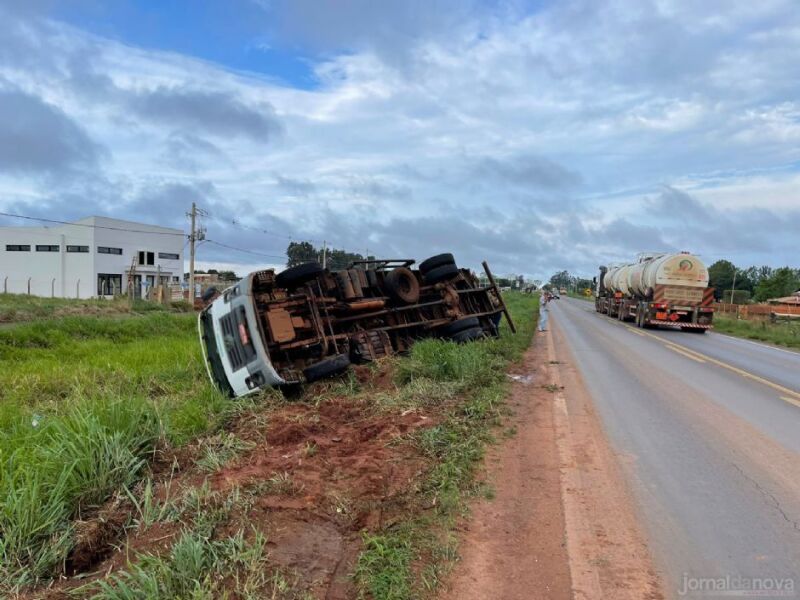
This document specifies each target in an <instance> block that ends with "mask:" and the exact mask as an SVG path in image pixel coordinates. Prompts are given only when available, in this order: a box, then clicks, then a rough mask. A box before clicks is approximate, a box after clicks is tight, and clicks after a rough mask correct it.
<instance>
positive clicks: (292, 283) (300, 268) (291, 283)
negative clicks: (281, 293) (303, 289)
mask: <svg viewBox="0 0 800 600" xmlns="http://www.w3.org/2000/svg"><path fill="white" fill-rule="evenodd" d="M324 270H325V269H323V268H322V265H321V264H319V263H318V262H307V263H303V264H302V265H297V266H296V267H289V268H288V269H286V270H285V271H281V272H280V273H278V274H277V275H276V276H275V285H276V286H277V287H281V288H287V289H291V288H296V287H299V286H301V285H303V284H304V283H306V282H307V281H311V280H312V279H314V278H315V277H317V276H318V275H321V274H322V272H323V271H324Z"/></svg>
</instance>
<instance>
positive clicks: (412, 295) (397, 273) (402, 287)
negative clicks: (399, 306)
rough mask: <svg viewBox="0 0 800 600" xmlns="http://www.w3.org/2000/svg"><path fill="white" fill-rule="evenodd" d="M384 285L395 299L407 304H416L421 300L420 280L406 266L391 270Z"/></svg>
mask: <svg viewBox="0 0 800 600" xmlns="http://www.w3.org/2000/svg"><path fill="white" fill-rule="evenodd" d="M383 285H384V287H385V288H386V291H387V292H388V293H389V295H390V296H392V297H393V298H394V299H395V300H399V301H400V302H404V303H405V304H414V303H415V302H417V301H418V300H419V281H418V280H417V278H416V277H415V276H414V273H412V272H411V271H410V270H409V269H406V268H405V267H398V268H397V269H394V270H392V271H390V272H389V274H388V275H386V277H385V278H384V280H383Z"/></svg>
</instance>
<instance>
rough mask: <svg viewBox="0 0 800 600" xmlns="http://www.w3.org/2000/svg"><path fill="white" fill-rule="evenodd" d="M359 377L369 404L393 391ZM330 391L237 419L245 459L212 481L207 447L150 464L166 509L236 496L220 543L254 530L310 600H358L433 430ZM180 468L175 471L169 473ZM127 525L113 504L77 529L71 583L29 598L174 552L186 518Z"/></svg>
mask: <svg viewBox="0 0 800 600" xmlns="http://www.w3.org/2000/svg"><path fill="white" fill-rule="evenodd" d="M356 374H357V377H358V378H359V379H361V380H362V381H361V383H362V384H363V385H365V386H367V387H368V388H369V389H370V390H371V391H372V392H374V393H380V392H381V390H385V389H387V388H389V387H391V386H392V385H393V384H392V375H391V365H384V366H383V367H382V368H381V369H380V370H379V371H378V372H377V373H376V372H373V371H370V370H369V369H366V368H364V369H361V368H360V369H358V370H357V371H356ZM333 385H334V384H333V383H329V384H322V385H318V386H317V387H316V388H315V389H314V390H311V391H310V393H307V394H306V396H304V399H301V400H299V401H294V402H283V403H281V404H280V405H279V406H277V407H275V406H270V407H268V408H265V409H264V411H263V412H259V411H255V412H254V413H248V414H247V415H246V416H245V417H244V418H241V419H239V420H238V421H237V422H236V423H234V425H233V426H232V427H231V428H230V429H229V430H228V432H229V433H233V434H234V435H236V437H237V439H238V440H239V441H240V442H244V443H247V444H248V445H249V446H251V447H250V449H248V450H247V451H245V452H243V453H242V454H240V455H239V456H238V457H237V458H236V459H234V460H233V461H231V462H230V463H228V464H227V465H225V466H224V467H223V468H221V469H218V470H216V471H214V472H212V473H211V474H208V473H205V472H203V471H202V470H200V469H198V468H197V467H196V466H195V465H194V463H195V461H196V460H198V459H199V458H200V457H201V454H202V453H201V447H202V441H200V442H198V444H196V445H195V446H194V447H192V448H188V449H184V450H183V451H181V452H180V453H179V454H177V455H172V454H171V455H169V456H165V457H162V459H160V460H159V461H158V462H157V464H156V465H154V470H155V471H156V473H155V475H156V476H155V479H156V480H158V481H160V482H161V483H159V484H158V485H157V487H156V493H155V495H156V497H157V498H159V499H160V500H161V501H162V502H163V501H164V500H165V499H166V496H167V495H169V496H170V497H171V498H172V499H173V500H174V501H175V502H177V503H180V498H181V497H186V495H187V494H191V493H193V492H194V493H196V492H197V491H198V490H202V495H203V496H205V497H206V498H212V499H214V500H212V504H213V503H214V502H216V503H221V502H224V501H225V499H226V498H230V497H231V495H232V494H241V496H242V498H243V499H246V501H245V500H242V501H239V502H234V503H233V505H232V507H231V510H230V514H229V515H228V516H227V517H226V518H225V519H224V520H223V521H222V522H221V523H220V524H219V525H218V526H217V528H216V533H215V537H218V538H224V537H225V536H226V535H233V534H234V533H235V532H236V531H238V530H244V531H246V532H250V534H248V535H251V534H252V529H253V528H255V529H256V530H258V531H260V532H262V533H263V534H265V536H266V539H267V549H268V551H269V566H270V568H274V569H275V570H276V571H277V570H280V572H281V573H285V574H287V577H288V579H290V580H291V582H292V586H293V589H294V590H296V591H298V593H301V594H307V595H306V596H303V597H314V598H319V599H323V598H324V599H328V600H336V599H345V598H353V597H355V595H356V592H355V589H354V582H353V579H352V573H353V571H354V568H355V561H356V559H357V557H358V553H359V550H360V548H361V539H362V538H361V535H362V532H363V531H376V530H379V529H381V528H383V527H386V526H390V525H391V524H392V523H393V522H395V521H396V520H400V519H401V518H402V517H403V516H404V515H405V514H406V512H407V511H409V510H412V508H411V507H412V504H413V502H414V501H415V496H416V492H417V491H418V484H419V481H420V479H421V477H422V475H423V474H424V472H425V471H426V469H428V467H429V464H428V462H427V460H426V459H425V458H423V457H422V455H421V454H420V453H419V452H418V450H417V449H416V447H415V445H414V444H413V443H412V442H411V441H410V438H411V437H412V435H413V434H414V432H416V431H418V430H420V429H422V428H426V427H431V426H433V425H434V424H436V422H437V419H436V414H435V413H433V412H429V413H428V414H426V412H425V411H424V410H423V409H414V410H404V411H400V410H394V409H392V410H387V409H385V408H380V407H379V406H376V404H375V403H373V402H370V401H369V394H366V395H362V396H361V397H360V398H359V399H355V400H354V399H353V398H351V397H346V396H336V395H331V394H330V388H331V387H332V386H333ZM314 392H316V393H317V394H319V395H322V399H319V395H317V396H316V398H317V401H316V402H315V401H314V400H315V394H314ZM173 461H177V463H178V464H179V466H178V469H177V471H174V472H172V474H170V472H171V471H173V467H172V463H173ZM165 480H169V491H167V485H166V483H165ZM206 508H207V509H209V508H213V507H212V506H207V507H206ZM130 516H136V511H135V510H134V507H133V506H132V505H131V503H130V502H127V501H124V500H123V501H120V500H119V499H117V500H116V501H114V502H110V503H109V504H108V505H107V506H105V507H104V508H103V510H101V511H100V512H99V514H97V515H96V516H95V517H94V518H92V519H90V520H87V521H85V522H83V523H80V524H79V525H78V537H79V543H78V546H77V547H76V549H75V551H74V552H73V554H72V556H71V557H70V560H69V563H68V565H67V572H68V574H69V575H70V576H71V577H68V578H66V579H63V580H62V581H60V582H56V583H55V584H54V585H52V586H50V588H49V589H46V590H43V589H39V590H35V591H33V592H32V593H29V594H27V595H26V596H23V597H25V598H40V597H45V598H49V599H55V598H66V597H67V595H66V592H67V591H68V590H70V589H74V588H75V587H77V586H78V585H83V584H86V583H87V581H92V580H93V579H96V578H99V577H105V576H108V575H109V574H112V573H116V572H118V571H120V570H121V569H123V568H126V566H127V564H128V560H129V559H130V558H131V557H134V556H135V555H136V554H137V553H153V554H158V555H161V554H164V553H166V552H168V551H169V549H170V547H171V546H172V544H173V543H174V542H175V541H176V540H177V538H178V536H179V535H180V533H181V531H182V530H183V529H184V526H185V525H186V521H185V519H178V520H172V521H171V520H164V521H160V522H157V523H155V524H153V525H152V526H150V527H147V528H138V529H132V530H128V531H127V533H125V532H123V526H124V524H125V523H126V522H127V521H128V518H129V517H130ZM75 575H82V578H81V579H76V578H75V577H74V576H75ZM276 597H294V596H289V595H287V596H276Z"/></svg>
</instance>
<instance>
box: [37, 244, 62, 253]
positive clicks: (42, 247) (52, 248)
mask: <svg viewBox="0 0 800 600" xmlns="http://www.w3.org/2000/svg"><path fill="white" fill-rule="evenodd" d="M59 250H61V246H48V245H40V244H36V251H37V252H58V251H59Z"/></svg>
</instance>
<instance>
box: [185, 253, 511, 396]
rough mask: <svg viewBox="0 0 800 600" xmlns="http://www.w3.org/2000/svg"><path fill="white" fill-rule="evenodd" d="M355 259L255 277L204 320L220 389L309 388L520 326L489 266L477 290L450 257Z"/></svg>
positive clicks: (207, 352) (206, 348) (207, 351)
mask: <svg viewBox="0 0 800 600" xmlns="http://www.w3.org/2000/svg"><path fill="white" fill-rule="evenodd" d="M413 264H414V261H413V260H410V259H399V260H396V259H382V260H369V261H358V262H355V263H352V264H351V265H350V266H349V268H347V269H343V270H339V271H330V270H328V269H324V268H322V267H321V266H320V265H319V264H318V263H306V264H303V265H299V266H297V267H293V268H290V269H287V270H285V271H283V272H281V273H277V274H276V273H275V271H274V270H271V269H269V270H263V271H257V272H255V273H251V274H250V275H248V276H247V277H245V278H244V279H243V280H242V281H240V282H239V283H238V284H236V285H234V286H232V287H231V288H228V289H227V290H225V291H224V292H223V293H222V294H221V295H220V296H219V297H218V298H216V299H215V300H214V301H213V302H212V303H211V304H210V305H209V306H208V307H206V308H205V309H204V310H203V311H202V312H201V313H200V316H199V319H198V328H199V333H200V338H201V345H202V348H203V352H204V357H205V359H206V364H207V367H208V371H209V376H210V377H211V379H212V381H213V382H214V383H215V384H216V385H217V387H219V388H220V389H221V390H222V391H223V392H225V393H227V394H229V395H231V396H242V395H245V394H247V393H250V392H252V391H255V390H257V389H259V388H261V387H269V386H276V385H277V386H280V385H287V384H295V383H302V382H311V381H315V380H317V379H322V378H323V377H328V376H332V375H335V374H337V373H341V372H342V371H344V370H346V369H347V368H348V366H349V365H350V364H351V363H361V362H368V361H372V360H375V359H378V358H381V357H383V356H388V355H390V354H394V353H398V352H404V351H406V350H408V349H409V348H410V347H411V345H412V344H413V343H414V342H415V341H416V340H418V339H421V338H425V337H442V338H445V339H450V340H453V341H455V342H467V341H471V340H475V339H480V338H482V337H487V336H496V335H498V334H499V324H500V319H501V317H502V315H503V314H505V316H506V318H507V320H508V322H509V326H510V328H511V330H512V331H514V325H513V323H512V321H511V319H510V316H509V314H508V311H507V310H506V307H505V304H504V302H503V298H502V296H501V294H500V291H499V289H498V287H497V285H496V284H495V281H494V278H493V276H492V274H491V271H490V270H489V266H488V265H487V264H486V262H484V263H483V267H484V270H485V272H486V275H487V278H488V281H489V285H488V286H482V285H480V283H479V281H478V279H477V277H476V276H475V275H474V274H473V273H472V272H471V271H469V270H468V269H459V268H458V267H456V265H455V261H454V259H453V256H452V255H451V254H441V255H438V256H434V257H431V258H429V259H428V260H426V261H423V262H422V263H420V265H419V268H418V269H416V268H413V269H412V268H411V267H412V265H413Z"/></svg>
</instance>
